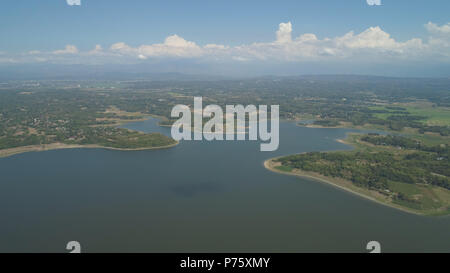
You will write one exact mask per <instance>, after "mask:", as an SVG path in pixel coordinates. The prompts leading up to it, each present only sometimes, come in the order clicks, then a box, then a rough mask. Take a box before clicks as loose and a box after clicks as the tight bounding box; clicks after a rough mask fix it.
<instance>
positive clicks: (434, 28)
mask: <svg viewBox="0 0 450 273" xmlns="http://www.w3.org/2000/svg"><path fill="white" fill-rule="evenodd" d="M425 28H426V29H427V30H428V31H429V32H430V33H432V34H435V35H436V34H437V35H450V23H447V24H445V25H442V26H438V25H436V24H434V23H432V22H428V24H426V25H425Z"/></svg>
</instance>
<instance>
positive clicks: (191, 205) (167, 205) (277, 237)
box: [0, 119, 450, 252]
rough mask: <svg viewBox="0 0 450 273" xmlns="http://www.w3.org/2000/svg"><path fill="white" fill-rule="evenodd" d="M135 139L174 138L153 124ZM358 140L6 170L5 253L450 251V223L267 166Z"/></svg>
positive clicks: (289, 141) (240, 146) (47, 162)
mask: <svg viewBox="0 0 450 273" xmlns="http://www.w3.org/2000/svg"><path fill="white" fill-rule="evenodd" d="M126 127H127V128H131V129H136V130H141V131H146V132H155V131H158V132H163V133H165V134H170V128H162V127H159V126H157V125H156V120H154V119H150V120H148V121H145V122H138V123H132V124H128V125H127V126H126ZM348 131H350V130H346V129H313V128H304V127H298V126H295V124H294V123H287V122H286V123H281V124H280V137H281V139H280V148H279V149H278V150H277V151H276V152H260V150H259V143H258V142H248V141H242V142H237V141H236V142H228V141H221V142H220V141H215V142H207V141H203V142H197V141H185V142H182V143H181V144H180V145H178V146H176V147H174V148H171V149H165V150H149V151H113V150H105V149H68V150H54V151H47V152H34V153H25V154H18V155H15V156H12V157H8V158H2V159H0V174H1V175H0V179H1V180H0V218H1V224H0V251H1V252H11V251H13V252H22V251H32V252H34V251H35V252H47V251H50V252H65V251H66V250H65V246H66V243H67V242H68V241H72V240H76V241H79V242H80V243H81V245H82V251H84V252H99V251H105V252H124V251H127V252H185V251H188V252H223V251H226V252H228V251H230V252H242V251H244V252H245V251H251V252H304V251H312V252H348V251H352V252H354V251H357V252H365V251H366V250H365V246H366V243H367V242H368V241H371V240H377V241H379V242H380V243H381V247H382V251H411V252H414V251H429V252H438V251H446V252H450V240H449V239H450V236H449V234H450V232H449V231H450V218H449V217H446V218H442V217H441V218H437V217H423V216H416V215H412V214H408V213H405V212H402V211H398V210H396V209H392V208H389V207H386V206H383V205H380V204H377V203H374V202H371V201H368V200H365V199H363V198H361V197H358V196H355V195H353V194H351V193H348V192H345V191H342V190H339V189H337V188H335V187H333V186H330V185H328V184H324V183H320V182H316V181H312V180H308V179H302V178H298V177H292V176H286V175H280V174H276V173H272V172H270V171H268V170H266V169H265V168H264V167H263V162H264V160H265V159H267V158H270V157H274V156H278V155H284V154H292V153H299V152H306V151H319V150H322V151H324V150H342V149H350V147H349V146H346V145H343V144H340V143H338V142H336V141H335V139H336V138H343V137H344V136H345V134H346V132H348Z"/></svg>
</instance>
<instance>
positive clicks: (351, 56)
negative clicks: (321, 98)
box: [3, 22, 450, 63]
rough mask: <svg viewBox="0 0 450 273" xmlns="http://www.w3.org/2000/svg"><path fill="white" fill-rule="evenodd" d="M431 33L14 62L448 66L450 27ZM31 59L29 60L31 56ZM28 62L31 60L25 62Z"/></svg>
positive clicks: (126, 50)
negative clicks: (182, 60) (184, 60)
mask: <svg viewBox="0 0 450 273" xmlns="http://www.w3.org/2000/svg"><path fill="white" fill-rule="evenodd" d="M425 28H426V30H427V31H428V33H429V37H428V38H427V39H426V40H422V39H419V38H412V39H410V40H407V41H398V40H396V39H394V37H392V36H391V35H390V34H389V33H387V32H385V31H384V30H382V29H381V28H380V27H379V26H374V27H370V28H368V29H366V30H364V31H362V32H361V33H355V32H354V31H350V32H347V33H346V34H344V35H342V36H337V37H332V38H319V37H317V36H316V35H315V34H313V33H304V34H301V35H299V36H298V37H296V38H294V37H293V36H292V32H293V28H292V24H291V22H287V23H281V24H279V28H278V30H277V31H276V33H275V39H274V40H273V41H271V42H259V43H252V44H243V45H238V46H228V45H221V44H214V43H210V44H206V45H204V46H200V45H198V44H196V43H195V42H193V41H188V40H186V39H184V38H182V37H180V36H178V35H176V34H175V35H171V36H168V37H167V38H166V39H165V40H164V41H163V42H162V43H154V44H144V45H140V46H136V47H133V46H130V45H127V44H126V43H124V42H119V43H115V44H113V45H111V46H110V47H109V48H106V49H104V48H102V46H100V45H96V46H95V48H94V49H92V50H89V51H85V52H83V51H81V52H80V51H79V50H78V49H77V47H76V46H75V45H67V46H66V47H65V48H64V49H62V50H56V51H51V52H41V51H36V50H34V51H29V52H28V54H22V56H21V57H20V58H16V57H17V56H16V57H14V56H7V57H8V58H3V60H6V59H10V58H9V57H14V58H13V59H14V60H16V59H17V60H18V61H20V60H22V61H28V62H30V61H33V60H37V59H36V58H42V59H40V60H41V61H42V60H43V59H46V60H48V61H53V62H71V60H72V62H76V63H83V62H85V63H90V62H94V61H95V62H97V63H108V62H136V61H139V60H141V61H144V60H147V59H152V58H196V59H201V60H203V61H209V62H215V61H220V62H223V61H228V62H229V61H236V62H243V61H245V62H251V61H255V60H257V61H266V62H302V61H329V60H330V61H334V60H338V61H339V60H351V61H360V62H361V61H362V62H364V61H365V62H372V61H377V62H379V61H386V62H389V61H394V60H395V59H394V58H397V59H403V60H406V59H407V60H416V61H420V60H436V61H439V62H447V63H450V23H447V24H444V25H437V24H434V23H432V22H429V23H427V24H425ZM27 56H28V57H27ZM27 58H28V59H27Z"/></svg>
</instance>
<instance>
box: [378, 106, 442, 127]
mask: <svg viewBox="0 0 450 273" xmlns="http://www.w3.org/2000/svg"><path fill="white" fill-rule="evenodd" d="M390 106H395V107H402V108H404V109H405V110H404V111H405V112H408V113H409V114H410V115H414V116H423V117H424V118H423V119H421V120H420V121H421V122H423V123H425V124H427V125H439V126H450V109H449V108H445V107H433V106H432V105H431V104H428V103H414V104H413V103H411V104H395V105H387V106H373V107H370V109H372V110H384V111H387V113H376V114H374V116H375V117H377V118H380V119H387V118H388V117H389V116H391V115H394V112H395V111H397V110H395V109H389V108H388V107H390Z"/></svg>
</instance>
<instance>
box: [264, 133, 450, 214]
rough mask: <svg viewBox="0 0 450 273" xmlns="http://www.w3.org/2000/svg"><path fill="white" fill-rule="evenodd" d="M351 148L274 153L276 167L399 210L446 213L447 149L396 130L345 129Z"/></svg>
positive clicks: (271, 163)
mask: <svg viewBox="0 0 450 273" xmlns="http://www.w3.org/2000/svg"><path fill="white" fill-rule="evenodd" d="M340 142H344V143H347V144H351V145H353V146H354V147H355V149H354V150H352V151H334V152H309V153H303V154H297V155H289V156H282V157H277V158H272V159H269V160H267V161H266V162H264V166H265V167H266V168H267V169H269V170H271V171H274V172H278V173H282V174H289V175H296V176H300V177H306V178H311V179H314V180H318V181H322V182H326V183H329V184H332V185H334V186H337V187H339V188H341V189H344V190H347V191H350V192H352V193H355V194H358V195H360V196H362V197H365V198H368V199H370V200H372V201H376V202H379V203H382V204H385V205H389V206H391V207H395V208H397V209H401V210H404V211H407V212H411V213H415V214H421V215H448V214H450V179H449V177H450V163H449V160H448V158H449V154H450V149H449V145H448V144H436V145H430V144H428V143H423V142H421V141H419V140H417V139H414V138H407V137H403V136H396V135H379V134H349V135H348V137H347V139H346V140H344V141H343V140H340Z"/></svg>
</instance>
